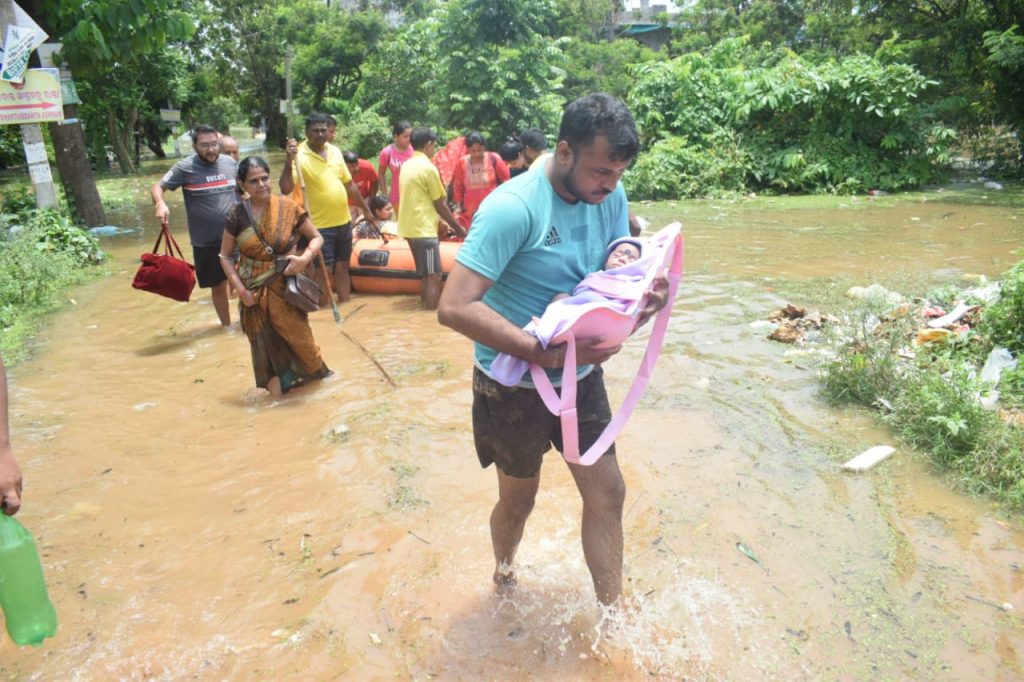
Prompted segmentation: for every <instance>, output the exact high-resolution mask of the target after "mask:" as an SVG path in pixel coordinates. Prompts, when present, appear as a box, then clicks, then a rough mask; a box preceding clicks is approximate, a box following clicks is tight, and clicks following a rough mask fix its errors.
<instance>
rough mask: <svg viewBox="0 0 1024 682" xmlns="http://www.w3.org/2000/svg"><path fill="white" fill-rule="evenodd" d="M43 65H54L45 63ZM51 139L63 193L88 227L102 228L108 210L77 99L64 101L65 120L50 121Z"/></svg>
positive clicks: (68, 74) (69, 76)
mask: <svg viewBox="0 0 1024 682" xmlns="http://www.w3.org/2000/svg"><path fill="white" fill-rule="evenodd" d="M44 66H52V65H51V64H44ZM66 66H67V65H66V64H65V65H62V69H61V77H62V78H63V77H64V73H65V72H66V73H67V78H68V79H69V80H70V78H71V72H70V71H66V69H65V68H63V67H66ZM50 139H52V140H53V151H54V155H55V156H56V157H57V170H58V171H59V172H60V181H61V184H63V185H64V193H65V194H66V195H67V197H68V199H69V200H70V201H72V202H73V203H74V206H75V209H77V211H78V216H79V217H80V218H81V220H82V221H83V222H84V223H85V226H86V227H99V226H101V225H106V224H107V213H106V211H105V210H104V208H103V202H102V201H101V200H100V193H99V190H98V189H96V179H95V178H94V177H93V175H92V165H91V164H90V163H89V155H88V152H87V151H86V146H85V131H83V130H82V122H81V121H80V120H78V106H77V104H76V103H74V102H67V103H65V104H64V120H63V121H61V122H59V123H51V124H50Z"/></svg>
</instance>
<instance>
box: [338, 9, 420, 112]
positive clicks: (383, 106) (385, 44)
mask: <svg viewBox="0 0 1024 682" xmlns="http://www.w3.org/2000/svg"><path fill="white" fill-rule="evenodd" d="M437 26H438V22H437V20H436V19H432V18H426V19H421V20H419V21H415V22H411V23H409V24H405V25H404V26H402V27H400V28H399V29H398V30H397V31H395V32H394V33H392V34H390V35H388V36H387V39H386V40H382V41H380V42H379V43H378V46H377V50H376V51H375V52H374V53H373V54H371V55H370V57H369V58H368V59H367V61H366V64H365V67H364V69H363V71H364V78H363V80H362V81H361V82H360V84H359V86H358V87H357V89H356V93H355V96H354V97H353V104H354V105H355V106H356V107H358V108H370V107H373V108H374V109H375V110H376V111H379V112H380V114H381V115H383V116H384V117H386V118H387V119H388V120H390V121H392V122H394V121H398V120H403V119H405V120H409V121H416V122H419V123H426V122H428V121H430V120H431V114H430V111H431V106H432V102H434V100H439V99H440V95H435V94H434V82H435V79H436V77H437V74H436V71H437V60H438V58H439V57H440V55H438V54H437V53H436V50H435V48H434V46H435V45H437V44H438V38H437Z"/></svg>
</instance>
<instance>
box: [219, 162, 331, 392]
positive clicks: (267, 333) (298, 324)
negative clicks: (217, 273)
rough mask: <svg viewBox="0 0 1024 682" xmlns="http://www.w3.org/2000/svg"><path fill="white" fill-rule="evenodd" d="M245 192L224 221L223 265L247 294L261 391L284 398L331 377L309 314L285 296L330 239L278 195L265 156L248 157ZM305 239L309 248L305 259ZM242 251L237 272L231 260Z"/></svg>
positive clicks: (242, 173) (247, 325)
mask: <svg viewBox="0 0 1024 682" xmlns="http://www.w3.org/2000/svg"><path fill="white" fill-rule="evenodd" d="M238 187H239V190H240V191H241V193H242V201H241V202H239V203H237V204H235V205H234V206H233V207H232V208H231V210H230V211H228V214H227V217H226V219H225V221H224V237H223V240H222V241H221V247H220V259H221V266H222V267H223V268H224V273H225V274H226V275H227V277H228V281H229V282H231V286H233V287H234V288H235V290H236V291H237V292H238V293H239V296H238V297H239V306H238V307H239V314H240V317H241V324H242V330H243V331H244V332H245V333H246V335H247V336H248V337H249V343H250V345H251V346H252V365H253V371H254V373H255V374H256V385H257V386H259V387H260V388H265V389H267V390H268V391H270V395H271V396H272V397H274V398H275V399H277V398H280V397H281V396H282V395H283V394H284V393H287V392H288V390H289V389H291V388H295V387H296V386H301V385H302V384H304V383H306V382H308V381H311V380H313V379H321V378H323V377H325V376H327V375H328V374H330V370H329V369H327V365H325V364H324V361H323V358H322V357H320V348H319V347H318V346H317V345H316V341H315V340H314V339H313V330H312V329H310V327H309V319H308V317H307V314H306V312H304V311H302V310H300V309H298V308H296V307H295V306H293V305H291V304H290V303H288V302H287V301H285V299H284V294H283V292H284V287H285V279H284V276H285V275H295V274H299V273H301V272H302V271H303V270H304V269H305V268H306V266H308V265H309V264H310V263H312V262H313V258H314V257H315V256H316V253H317V251H319V250H320V245H321V244H323V237H321V236H320V233H319V232H317V230H316V228H315V227H313V223H312V222H310V220H309V216H307V215H306V213H305V211H303V210H302V209H301V208H300V207H299V206H298V205H297V204H296V203H295V202H294V201H292V200H291V199H289V198H288V197H281V196H275V195H273V194H272V193H271V191H270V167H269V166H267V162H266V161H264V160H263V159H261V158H260V157H258V156H250V157H247V158H245V159H243V160H242V162H241V163H240V164H239V165H238ZM300 236H301V237H305V239H306V240H307V242H308V245H307V246H306V248H305V249H304V250H303V251H302V253H298V254H297V253H296V244H297V242H298V240H299V237H300ZM236 245H237V246H238V251H239V261H238V268H237V269H236V268H235V264H234V261H233V260H232V258H231V255H232V253H234V251H235V246H236ZM279 262H280V263H281V266H279V265H278V263H279Z"/></svg>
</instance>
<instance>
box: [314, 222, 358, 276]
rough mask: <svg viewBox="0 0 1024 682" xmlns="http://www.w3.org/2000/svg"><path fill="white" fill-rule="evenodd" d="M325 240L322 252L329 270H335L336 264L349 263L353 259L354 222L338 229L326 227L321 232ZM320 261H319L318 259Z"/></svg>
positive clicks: (337, 227) (339, 226)
mask: <svg viewBox="0 0 1024 682" xmlns="http://www.w3.org/2000/svg"><path fill="white" fill-rule="evenodd" d="M319 232H320V236H322V237H323V238H324V246H323V249H321V251H322V252H323V254H324V262H325V263H326V264H327V267H328V269H332V270H333V269H334V263H335V262H336V261H337V262H341V263H348V261H349V259H350V258H352V222H351V221H349V222H347V223H345V224H344V225H338V226H336V227H325V228H323V229H322V230H320V231H319ZM318 260H319V259H318Z"/></svg>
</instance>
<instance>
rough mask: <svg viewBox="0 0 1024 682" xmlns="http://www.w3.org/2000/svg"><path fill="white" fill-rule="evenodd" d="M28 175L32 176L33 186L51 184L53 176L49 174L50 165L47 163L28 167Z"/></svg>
mask: <svg viewBox="0 0 1024 682" xmlns="http://www.w3.org/2000/svg"><path fill="white" fill-rule="evenodd" d="M28 173H29V175H31V176H32V184H33V185H41V184H43V183H45V182H53V174H52V173H51V172H50V164H48V163H37V164H35V165H33V166H29V167H28Z"/></svg>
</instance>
